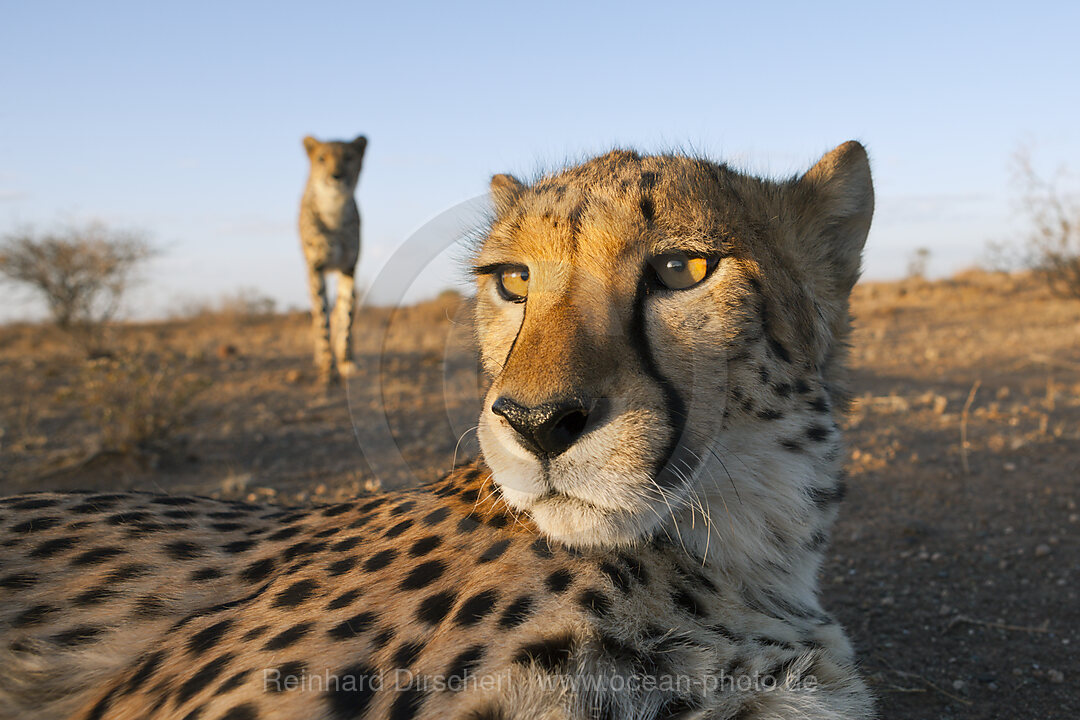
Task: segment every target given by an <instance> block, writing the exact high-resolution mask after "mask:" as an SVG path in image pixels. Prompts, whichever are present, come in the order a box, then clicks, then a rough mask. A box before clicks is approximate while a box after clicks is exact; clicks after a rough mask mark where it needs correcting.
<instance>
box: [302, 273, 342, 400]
mask: <svg viewBox="0 0 1080 720" xmlns="http://www.w3.org/2000/svg"><path fill="white" fill-rule="evenodd" d="M308 291H309V292H310V293H311V328H312V331H313V332H314V335H315V367H316V368H317V369H318V371H319V377H320V379H321V380H323V381H324V382H329V381H332V380H334V379H335V377H336V375H337V369H336V368H335V367H334V356H333V354H331V352H330V314H329V308H328V307H327V305H328V302H327V298H326V277H325V276H324V275H323V273H322V271H321V270H319V269H316V268H314V267H310V266H309V267H308Z"/></svg>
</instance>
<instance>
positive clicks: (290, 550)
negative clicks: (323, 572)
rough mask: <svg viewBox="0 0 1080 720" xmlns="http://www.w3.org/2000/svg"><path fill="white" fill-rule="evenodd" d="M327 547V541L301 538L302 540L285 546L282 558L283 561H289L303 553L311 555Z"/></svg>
mask: <svg viewBox="0 0 1080 720" xmlns="http://www.w3.org/2000/svg"><path fill="white" fill-rule="evenodd" d="M325 548H326V543H325V542H307V541H306V540H301V541H300V542H298V543H296V544H294V545H290V546H289V547H287V548H285V550H284V551H283V552H282V553H281V559H282V561H283V562H289V561H290V560H293V559H295V558H298V557H300V556H301V555H311V554H313V553H317V552H319V551H320V550H323V549H325Z"/></svg>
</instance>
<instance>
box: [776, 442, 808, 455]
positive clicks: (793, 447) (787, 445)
mask: <svg viewBox="0 0 1080 720" xmlns="http://www.w3.org/2000/svg"><path fill="white" fill-rule="evenodd" d="M780 447H782V448H784V449H785V450H788V451H789V452H795V453H799V452H802V451H803V446H802V444H801V443H799V441H798V440H781V441H780Z"/></svg>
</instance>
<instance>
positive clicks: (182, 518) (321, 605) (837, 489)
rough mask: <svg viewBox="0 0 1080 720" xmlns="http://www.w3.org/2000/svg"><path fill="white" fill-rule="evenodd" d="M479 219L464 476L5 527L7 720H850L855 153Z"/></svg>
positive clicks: (573, 193)
mask: <svg viewBox="0 0 1080 720" xmlns="http://www.w3.org/2000/svg"><path fill="white" fill-rule="evenodd" d="M491 189H492V196H493V199H494V208H495V211H494V214H493V217H492V220H491V224H490V228H489V229H488V231H487V233H486V235H485V237H484V238H483V241H482V242H481V243H480V244H479V247H478V249H477V251H476V255H475V263H474V266H473V272H474V274H475V277H476V287H477V295H476V301H475V302H476V310H475V317H476V328H477V335H478V341H479V347H480V351H481V360H482V364H483V366H484V367H485V368H486V370H487V372H488V374H489V375H490V380H491V384H490V389H489V390H488V392H487V395H486V398H485V401H484V406H483V411H482V414H481V417H480V423H479V434H480V443H481V455H480V457H478V458H477V459H475V460H474V461H472V462H470V463H468V464H466V465H464V466H462V467H459V468H456V469H455V470H453V471H452V472H451V473H450V474H449V475H447V476H445V477H443V478H441V479H439V480H436V481H434V482H431V483H430V484H427V485H424V486H421V487H418V488H414V489H409V490H405V491H400V492H392V493H386V494H381V495H376V496H364V497H359V498H356V499H355V500H351V501H348V502H342V503H339V504H334V505H328V506H320V507H307V508H283V507H273V506H266V505H252V504H247V503H243V502H236V501H222V500H213V499H208V498H199V497H183V496H170V495H155V494H144V493H137V492H123V493H100V492H99V493H81V494H54V493H38V494H29V495H21V496H16V497H11V498H7V499H4V500H2V501H0V545H2V546H3V548H4V552H3V556H2V557H3V559H2V565H0V598H2V602H0V718H5V719H6V718H35V719H42V718H65V719H70V720H104V719H114V720H122V719H127V718H172V719H175V720H181V719H185V720H194V719H196V718H199V719H200V720H256V719H260V720H269V719H272V718H282V719H283V718H290V719H304V720H308V719H312V720H318V719H322V720H345V719H352V718H372V719H374V718H379V719H382V718H390V719H392V720H406V719H416V720H423V719H427V718H454V719H461V720H466V719H470V720H500V719H505V720H532V719H535V720H541V719H542V720H570V719H575V720H576V719H585V718H603V719H605V720H606V719H609V718H610V719H611V720H624V719H625V720H658V719H660V718H664V719H671V718H713V719H734V718H739V719H743V720H745V719H748V718H753V719H762V718H815V719H826V718H830V719H832V718H868V717H873V716H874V709H873V701H872V698H871V695H870V693H869V691H868V689H867V687H866V686H865V684H864V682H863V681H862V679H861V678H860V675H859V673H858V669H857V666H856V663H855V658H854V654H853V650H852V646H851V644H850V642H849V641H848V639H847V637H846V635H845V633H844V631H843V629H842V628H841V627H840V626H839V625H838V623H837V622H836V621H835V620H834V619H833V618H832V617H831V616H830V615H829V614H828V613H827V612H826V611H825V610H824V609H823V607H822V605H821V603H820V601H819V599H818V589H817V575H818V572H819V570H820V567H821V563H822V556H823V553H824V550H825V548H826V546H827V544H828V539H829V528H830V525H831V524H832V521H833V519H834V517H835V515H836V513H837V506H838V503H839V502H840V500H841V499H842V497H843V495H844V488H845V485H844V480H843V477H842V474H841V465H842V446H841V439H840V433H839V430H838V427H837V420H838V418H839V416H840V413H842V411H843V409H844V407H845V402H846V400H847V397H848V390H847V387H846V378H845V372H844V361H845V343H846V341H847V337H848V333H849V325H850V319H849V311H848V295H849V292H850V290H851V288H852V286H853V284H854V283H855V281H856V279H857V277H858V274H859V269H860V262H861V261H860V256H861V251H862V247H863V244H864V242H865V239H866V235H867V233H868V231H869V225H870V219H871V215H872V212H873V188H872V183H871V176H870V168H869V162H868V159H867V155H866V152H865V151H864V149H863V147H862V146H861V145H859V144H858V143H854V142H849V143H846V144H844V145H841V146H840V147H838V148H836V149H835V150H833V151H831V152H830V153H828V154H826V155H825V156H824V157H823V158H822V159H821V160H820V161H819V162H818V163H817V164H815V165H814V166H813V167H812V168H811V169H810V170H809V171H807V172H806V173H805V174H803V175H801V176H798V177H795V178H792V179H789V180H782V181H776V180H767V179H759V178H756V177H751V176H749V175H746V174H742V173H739V172H737V171H735V170H733V169H731V168H729V167H727V166H725V165H722V164H716V163H713V162H709V161H706V160H703V159H699V158H692V157H683V156H678V155H654V156H642V155H638V154H636V153H634V152H628V151H616V152H611V153H608V154H606V155H603V156H600V157H597V158H594V159H592V160H589V161H587V162H584V163H583V164H580V165H577V166H575V167H571V168H569V169H566V170H563V171H560V172H558V173H555V174H551V175H548V176H544V177H541V178H539V179H538V180H536V181H534V182H531V183H525V182H521V181H519V180H518V179H516V178H514V177H512V176H509V175H497V176H495V177H494V178H493V179H492V185H491Z"/></svg>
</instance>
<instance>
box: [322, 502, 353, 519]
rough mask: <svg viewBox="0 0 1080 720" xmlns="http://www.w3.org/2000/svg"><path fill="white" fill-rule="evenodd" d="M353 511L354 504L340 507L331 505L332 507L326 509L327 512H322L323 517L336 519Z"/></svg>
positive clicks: (340, 505)
mask: <svg viewBox="0 0 1080 720" xmlns="http://www.w3.org/2000/svg"><path fill="white" fill-rule="evenodd" d="M351 509H352V504H351V503H341V504H339V505H331V506H330V507H328V508H326V509H325V510H323V511H322V516H323V517H335V516H337V515H341V514H342V513H346V512H348V511H349V510H351Z"/></svg>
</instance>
